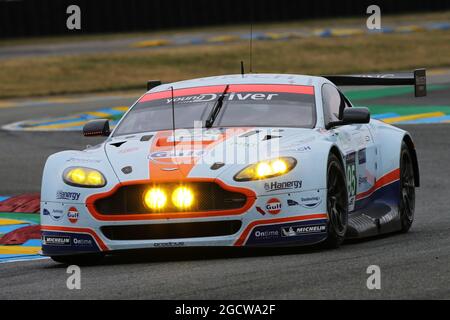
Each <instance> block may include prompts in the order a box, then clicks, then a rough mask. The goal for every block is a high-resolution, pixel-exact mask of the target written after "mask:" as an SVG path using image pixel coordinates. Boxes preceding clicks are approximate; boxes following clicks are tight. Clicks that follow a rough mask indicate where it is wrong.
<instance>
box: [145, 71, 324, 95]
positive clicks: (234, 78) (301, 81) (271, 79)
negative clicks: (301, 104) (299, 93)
mask: <svg viewBox="0 0 450 320" xmlns="http://www.w3.org/2000/svg"><path fill="white" fill-rule="evenodd" d="M323 82H326V79H324V78H322V77H316V76H308V75H295V74H273V73H249V74H245V75H241V74H230V75H220V76H212V77H206V78H197V79H190V80H184V81H178V82H173V83H165V84H162V85H160V86H157V87H155V88H153V89H152V90H150V91H149V92H160V91H166V90H169V89H170V88H171V87H173V88H174V89H175V90H176V89H184V88H192V87H201V86H213V85H227V84H286V85H303V86H317V85H320V84H322V83H323Z"/></svg>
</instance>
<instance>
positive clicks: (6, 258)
mask: <svg viewBox="0 0 450 320" xmlns="http://www.w3.org/2000/svg"><path fill="white" fill-rule="evenodd" d="M45 258H46V257H43V256H41V255H38V254H25V255H24V254H0V263H4V262H11V261H14V260H19V259H20V260H35V259H45Z"/></svg>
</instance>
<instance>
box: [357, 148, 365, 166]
mask: <svg viewBox="0 0 450 320" xmlns="http://www.w3.org/2000/svg"><path fill="white" fill-rule="evenodd" d="M364 163H366V149H361V150H359V151H358V164H364Z"/></svg>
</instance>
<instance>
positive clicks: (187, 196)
mask: <svg viewBox="0 0 450 320" xmlns="http://www.w3.org/2000/svg"><path fill="white" fill-rule="evenodd" d="M172 202H173V204H174V205H175V206H176V207H177V208H179V209H187V208H189V207H191V206H192V203H193V202H194V193H193V192H192V191H191V189H189V188H188V187H184V186H182V187H178V188H176V189H175V190H174V192H173V193H172Z"/></svg>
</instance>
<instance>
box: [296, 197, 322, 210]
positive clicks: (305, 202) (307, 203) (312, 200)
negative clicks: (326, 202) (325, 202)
mask: <svg viewBox="0 0 450 320" xmlns="http://www.w3.org/2000/svg"><path fill="white" fill-rule="evenodd" d="M300 200H301V203H300V204H301V205H302V206H303V207H306V208H316V207H317V206H318V205H319V204H321V203H322V199H321V198H320V197H319V196H313V197H301V198H300Z"/></svg>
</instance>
